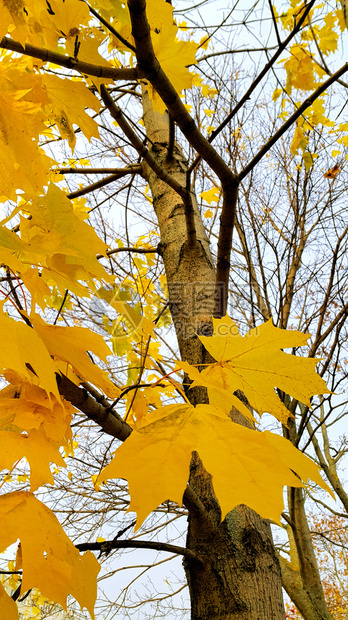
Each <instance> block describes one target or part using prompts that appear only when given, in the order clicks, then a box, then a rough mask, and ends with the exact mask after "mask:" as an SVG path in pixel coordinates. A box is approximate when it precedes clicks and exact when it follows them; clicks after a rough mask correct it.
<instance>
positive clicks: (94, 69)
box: [0, 37, 141, 81]
mask: <svg viewBox="0 0 348 620" xmlns="http://www.w3.org/2000/svg"><path fill="white" fill-rule="evenodd" d="M0 48H3V49H5V50H10V51H11V52H17V54H24V55H25V56H31V57H32V58H39V59H40V60H43V61H44V62H52V63H53V64H55V65H59V66H60V67H65V68H66V69H73V70H74V71H79V73H82V74H86V75H94V76H95V77H98V78H105V79H111V80H114V81H116V80H127V81H128V80H137V79H138V78H140V77H141V72H139V70H138V69H117V68H115V67H105V66H102V65H94V64H92V63H90V62H84V61H83V60H78V59H77V58H73V57H72V56H65V55H64V54H58V52H51V51H50V50H47V49H45V48H41V47H35V46H34V45H29V44H26V45H24V46H23V45H22V44H21V43H19V42H18V41H14V40H13V39H10V38H9V37H3V38H2V39H1V41H0Z"/></svg>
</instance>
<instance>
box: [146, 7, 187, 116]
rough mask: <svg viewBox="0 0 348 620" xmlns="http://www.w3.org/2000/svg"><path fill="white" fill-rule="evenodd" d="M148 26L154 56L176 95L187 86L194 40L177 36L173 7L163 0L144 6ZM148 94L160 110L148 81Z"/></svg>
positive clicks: (160, 104) (157, 98)
mask: <svg viewBox="0 0 348 620" xmlns="http://www.w3.org/2000/svg"><path fill="white" fill-rule="evenodd" d="M146 11H147V17H148V20H149V24H150V28H151V38H152V44H153V48H154V52H155V54H156V57H157V59H158V61H159V63H160V65H161V67H162V69H163V71H164V72H165V74H166V75H167V77H168V78H169V80H170V81H171V83H172V85H173V86H174V88H175V89H176V90H177V91H178V93H179V94H180V93H181V92H182V90H184V89H185V88H191V86H192V82H193V78H194V76H193V74H192V73H190V71H189V70H188V69H187V66H188V65H192V64H194V63H195V62H196V51H197V48H198V45H197V43H194V42H193V41H181V40H179V39H177V32H178V27H177V26H176V25H175V23H174V21H173V7H172V6H171V5H170V4H169V3H166V2H163V0H149V2H148V3H147V6H146ZM149 93H150V96H151V98H152V102H153V107H154V109H155V110H158V111H159V112H161V113H163V112H164V110H165V108H166V106H165V104H164V103H163V101H162V99H161V98H160V97H159V95H158V94H157V92H156V91H155V90H154V88H153V87H152V86H151V84H149Z"/></svg>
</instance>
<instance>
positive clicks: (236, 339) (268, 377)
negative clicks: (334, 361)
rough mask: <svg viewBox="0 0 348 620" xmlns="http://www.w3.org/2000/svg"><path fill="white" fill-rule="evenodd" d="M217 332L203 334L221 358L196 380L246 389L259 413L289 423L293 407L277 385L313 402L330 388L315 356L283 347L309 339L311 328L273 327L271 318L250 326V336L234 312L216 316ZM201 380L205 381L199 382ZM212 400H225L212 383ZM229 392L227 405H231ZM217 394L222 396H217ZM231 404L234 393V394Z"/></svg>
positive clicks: (211, 350) (232, 389)
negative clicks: (232, 315) (242, 332)
mask: <svg viewBox="0 0 348 620" xmlns="http://www.w3.org/2000/svg"><path fill="white" fill-rule="evenodd" d="M213 325H214V335H213V336H212V337H211V338H209V337H207V336H198V337H199V339H200V340H201V342H202V343H203V344H204V346H205V348H206V349H207V351H209V353H210V354H211V356H212V357H213V358H214V359H216V360H217V363H216V364H212V365H209V366H208V367H207V368H206V369H204V370H203V371H202V372H201V373H200V377H202V379H199V378H197V379H196V381H195V382H194V383H193V385H202V384H203V385H204V380H207V381H209V383H210V385H211V384H215V386H216V387H219V388H220V390H221V389H224V390H226V391H227V390H229V392H231V394H233V393H234V392H235V391H236V390H241V391H242V392H243V394H245V396H246V397H247V399H248V401H249V404H250V405H251V407H252V408H253V409H255V410H256V411H257V412H258V413H259V414H260V415H261V414H262V413H264V412H268V413H271V414H272V415H274V416H275V417H276V418H277V419H278V420H280V421H281V422H283V423H284V424H286V423H287V420H288V418H289V415H290V414H289V411H288V410H287V408H286V407H285V405H284V404H283V403H282V401H281V400H280V398H279V397H278V396H277V394H276V392H275V388H278V389H280V390H282V391H283V392H285V394H290V396H293V397H294V398H297V400H299V401H300V402H301V403H303V404H305V405H308V406H309V407H310V397H311V396H313V395H314V394H327V393H330V390H328V389H327V387H326V384H325V382H324V381H323V379H322V378H321V377H320V376H319V375H318V374H317V373H316V372H315V370H314V369H315V366H316V364H317V363H318V360H316V359H308V358H304V357H298V356H294V355H289V354H287V353H284V352H283V351H282V349H288V348H292V347H301V346H304V345H305V344H307V340H308V338H309V335H308V334H302V333H301V332H298V331H290V330H288V331H287V330H285V329H279V328H278V327H274V325H273V323H272V320H269V321H267V322H266V323H263V324H262V325H259V326H258V327H255V328H254V329H251V330H250V331H249V332H248V333H247V334H246V335H245V336H241V335H240V334H239V331H238V328H237V326H236V324H235V323H234V322H233V321H232V319H230V318H229V317H224V318H222V319H213ZM200 381H202V382H203V383H200ZM208 395H209V398H210V401H211V402H214V403H215V404H218V405H219V406H221V405H220V402H221V400H222V397H221V396H220V393H219V391H218V390H214V388H210V387H208ZM226 396H227V393H226V392H225V397H224V398H225V402H224V401H222V402H224V405H225V406H228V405H229V403H228V402H227V401H226ZM216 399H218V401H216ZM230 402H231V404H234V405H235V403H234V402H233V403H232V398H231V401H230Z"/></svg>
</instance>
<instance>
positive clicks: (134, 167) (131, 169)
mask: <svg viewBox="0 0 348 620" xmlns="http://www.w3.org/2000/svg"><path fill="white" fill-rule="evenodd" d="M54 172H59V174H119V175H120V177H123V176H125V175H126V174H134V173H138V174H140V173H141V165H140V164H131V165H130V166H125V167H124V168H55V169H54Z"/></svg>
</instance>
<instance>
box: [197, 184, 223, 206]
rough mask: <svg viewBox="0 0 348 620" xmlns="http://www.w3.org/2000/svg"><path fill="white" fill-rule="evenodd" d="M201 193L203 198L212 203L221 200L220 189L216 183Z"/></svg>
mask: <svg viewBox="0 0 348 620" xmlns="http://www.w3.org/2000/svg"><path fill="white" fill-rule="evenodd" d="M199 195H200V197H201V198H203V200H204V202H207V203H208V204H210V205H211V203H212V202H219V196H220V189H219V188H218V187H216V186H215V185H214V186H213V187H212V188H211V189H208V190H207V191H206V192H202V193H201V194H199Z"/></svg>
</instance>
